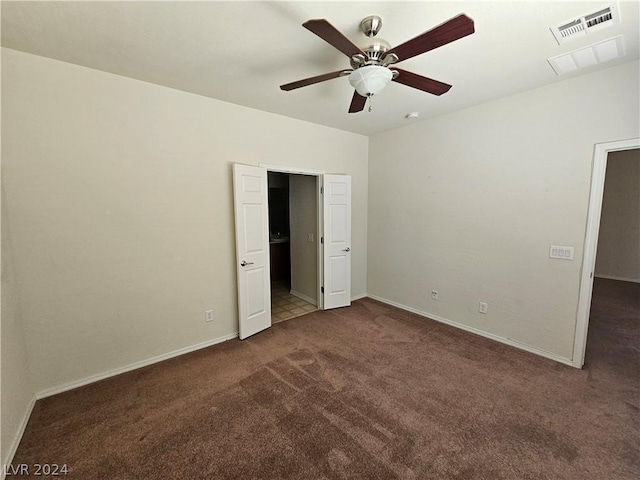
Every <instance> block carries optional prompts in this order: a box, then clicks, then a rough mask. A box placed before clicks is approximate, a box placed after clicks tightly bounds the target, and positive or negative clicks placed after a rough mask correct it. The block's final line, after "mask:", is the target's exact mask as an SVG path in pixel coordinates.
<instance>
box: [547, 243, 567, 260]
mask: <svg viewBox="0 0 640 480" xmlns="http://www.w3.org/2000/svg"><path fill="white" fill-rule="evenodd" d="M549 258H559V259H561V260H573V247H563V246H560V245H551V246H550V247H549Z"/></svg>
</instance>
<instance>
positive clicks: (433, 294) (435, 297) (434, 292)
mask: <svg viewBox="0 0 640 480" xmlns="http://www.w3.org/2000/svg"><path fill="white" fill-rule="evenodd" d="M431 299H432V300H438V291H437V290H431Z"/></svg>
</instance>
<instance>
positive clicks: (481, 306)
mask: <svg viewBox="0 0 640 480" xmlns="http://www.w3.org/2000/svg"><path fill="white" fill-rule="evenodd" d="M488 311H489V304H487V303H485V302H480V303H479V304H478V312H480V313H487V312H488Z"/></svg>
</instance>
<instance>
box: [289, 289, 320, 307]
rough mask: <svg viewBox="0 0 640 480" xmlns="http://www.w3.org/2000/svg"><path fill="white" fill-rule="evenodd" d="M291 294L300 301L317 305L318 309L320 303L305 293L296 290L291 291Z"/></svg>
mask: <svg viewBox="0 0 640 480" xmlns="http://www.w3.org/2000/svg"><path fill="white" fill-rule="evenodd" d="M289 293H290V294H291V295H293V296H294V297H298V298H299V299H300V300H304V301H305V302H307V303H310V304H311V305H315V306H316V307H317V306H318V301H317V300H316V299H315V298H311V297H309V296H308V295H305V294H304V293H300V292H296V291H295V290H289Z"/></svg>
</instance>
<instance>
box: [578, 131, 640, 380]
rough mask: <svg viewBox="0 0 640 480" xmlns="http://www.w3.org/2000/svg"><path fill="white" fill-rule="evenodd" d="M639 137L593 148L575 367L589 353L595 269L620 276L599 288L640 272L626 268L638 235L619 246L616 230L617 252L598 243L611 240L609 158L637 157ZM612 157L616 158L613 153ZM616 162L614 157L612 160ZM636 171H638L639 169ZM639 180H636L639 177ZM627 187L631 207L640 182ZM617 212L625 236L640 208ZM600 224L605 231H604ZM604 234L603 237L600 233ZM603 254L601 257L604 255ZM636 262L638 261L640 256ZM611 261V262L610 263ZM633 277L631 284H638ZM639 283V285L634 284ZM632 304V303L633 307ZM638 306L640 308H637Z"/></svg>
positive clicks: (583, 361) (599, 280) (615, 244)
mask: <svg viewBox="0 0 640 480" xmlns="http://www.w3.org/2000/svg"><path fill="white" fill-rule="evenodd" d="M639 149H640V138H634V139H630V140H620V141H616V142H607V143H599V144H596V146H595V151H594V160H593V172H592V177H591V192H590V196H589V211H588V215H587V228H586V236H585V243H584V255H583V262H582V274H581V283H580V295H579V300H578V313H577V318H576V330H575V340H574V349H573V362H572V364H573V366H574V367H576V368H582V366H583V365H584V364H585V353H586V348H587V332H588V330H589V328H590V325H589V320H590V317H591V310H592V300H595V299H594V298H593V295H594V280H595V278H594V277H595V276H598V271H597V270H596V268H597V269H598V270H599V276H601V277H602V276H609V277H612V276H615V277H619V278H617V279H611V278H609V279H598V284H596V287H598V288H599V287H600V284H602V283H603V281H605V282H606V281H607V280H613V281H620V280H621V279H622V278H623V277H625V280H630V279H631V278H632V277H633V278H637V276H638V274H640V272H638V270H637V268H636V270H635V274H636V276H635V277H634V276H633V275H631V276H629V275H628V272H626V270H625V269H626V268H627V267H629V264H631V263H633V262H634V260H633V259H631V258H630V255H633V254H634V252H635V253H637V251H638V242H639V240H638V234H637V233H636V234H633V233H631V239H630V240H629V242H630V245H631V248H626V249H624V248H620V247H621V244H620V239H619V238H616V237H617V234H615V233H614V235H613V237H614V238H613V244H614V249H615V250H614V251H612V252H611V253H606V254H605V253H604V252H603V251H599V247H598V242H599V239H601V240H602V241H603V248H608V247H606V246H605V245H606V244H607V243H608V242H609V240H608V239H605V236H607V235H609V234H610V232H605V228H606V223H607V222H608V221H605V219H604V217H603V214H604V215H606V212H604V209H603V204H604V200H605V174H606V172H607V168H608V166H607V165H608V160H609V156H610V155H611V154H617V153H618V152H620V153H625V152H629V151H630V152H635V154H634V153H631V155H632V156H636V157H637V155H638V152H640V150H639ZM612 158H614V157H613V156H612ZM612 161H615V158H614V159H613V160H612ZM636 173H637V172H636ZM627 175H628V174H627V173H624V172H623V173H622V176H623V177H625V176H627ZM629 180H631V181H632V179H631V176H630V175H629V178H627V179H626V181H629ZM636 181H637V180H636ZM618 187H619V186H615V187H612V188H610V190H613V189H617V188H618ZM627 190H628V191H629V192H631V193H630V195H631V198H630V199H629V206H631V207H632V208H634V207H633V205H632V204H633V203H634V200H633V198H634V194H635V195H636V196H635V198H636V202H635V203H636V204H637V184H636V186H635V191H634V186H633V185H630V187H629V188H627ZM613 193H617V192H613ZM635 208H637V205H635ZM613 212H614V216H617V217H622V218H612V219H611V220H614V222H617V223H619V224H620V225H621V226H622V227H623V228H624V229H625V230H624V231H625V232H626V233H625V235H626V234H628V233H630V232H629V231H628V230H629V227H631V228H632V229H633V228H634V227H632V226H631V225H629V224H630V223H633V222H637V218H638V214H637V210H636V213H635V214H633V213H631V214H625V215H622V216H621V215H620V213H621V211H620V209H619V208H614V209H613ZM625 217H630V218H625ZM601 220H602V221H603V223H602V224H601ZM601 226H602V227H603V228H602V231H601ZM601 234H602V236H601ZM623 250H625V251H626V252H627V253H626V254H625V252H623ZM596 253H597V255H598V256H599V257H601V258H599V260H598V261H599V265H598V267H596ZM601 254H602V255H604V256H602V255H601ZM620 254H622V258H620V257H619V256H620ZM607 256H609V257H610V258H609V259H607V258H606V257H607ZM635 261H638V260H637V259H636V260H635ZM607 264H608V265H607ZM620 268H622V269H623V270H619V269H620ZM603 269H604V270H608V271H609V272H615V271H618V272H621V271H622V272H626V273H622V274H620V273H606V272H605V271H604V270H603ZM633 269H634V267H633V266H632V268H631V270H632V271H633ZM635 281H637V280H634V281H633V282H632V283H635ZM635 285H636V286H637V284H635ZM595 293H596V294H598V291H596V292H595ZM632 307H633V306H632ZM593 308H594V314H596V313H597V308H598V302H597V301H594V302H593ZM636 308H637V307H636Z"/></svg>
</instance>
